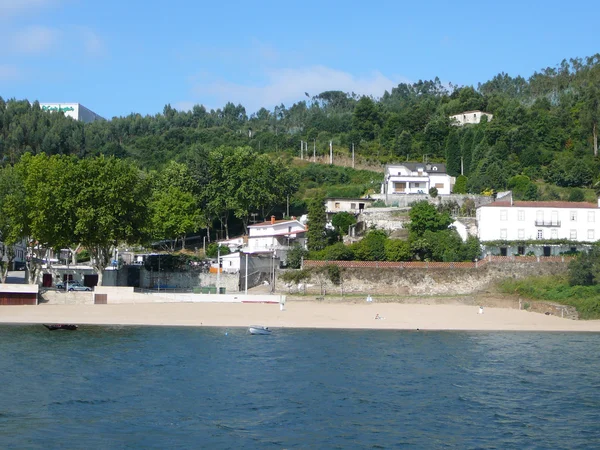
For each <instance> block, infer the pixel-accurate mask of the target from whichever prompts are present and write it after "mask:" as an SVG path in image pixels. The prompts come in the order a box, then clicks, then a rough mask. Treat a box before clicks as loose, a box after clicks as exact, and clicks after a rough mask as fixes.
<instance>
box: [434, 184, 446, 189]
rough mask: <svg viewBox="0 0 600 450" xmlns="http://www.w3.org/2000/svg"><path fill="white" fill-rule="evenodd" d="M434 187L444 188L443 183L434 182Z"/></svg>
mask: <svg viewBox="0 0 600 450" xmlns="http://www.w3.org/2000/svg"><path fill="white" fill-rule="evenodd" d="M435 188H436V189H444V183H435Z"/></svg>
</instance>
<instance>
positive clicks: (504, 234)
mask: <svg viewBox="0 0 600 450" xmlns="http://www.w3.org/2000/svg"><path fill="white" fill-rule="evenodd" d="M500 239H506V228H502V229H501V230H500Z"/></svg>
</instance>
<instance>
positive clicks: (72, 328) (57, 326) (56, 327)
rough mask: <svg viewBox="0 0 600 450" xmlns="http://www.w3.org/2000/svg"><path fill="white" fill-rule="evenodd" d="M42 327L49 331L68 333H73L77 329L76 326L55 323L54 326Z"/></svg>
mask: <svg viewBox="0 0 600 450" xmlns="http://www.w3.org/2000/svg"><path fill="white" fill-rule="evenodd" d="M44 326H45V327H46V328H48V329H49V330H50V331H54V330H69V331H75V330H76V329H77V328H78V327H77V325H72V324H61V323H55V324H51V325H46V324H44Z"/></svg>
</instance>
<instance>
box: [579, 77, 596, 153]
mask: <svg viewBox="0 0 600 450" xmlns="http://www.w3.org/2000/svg"><path fill="white" fill-rule="evenodd" d="M597 72H598V73H600V71H598V70H597ZM598 82H600V76H599V77H598V81H596V82H594V81H591V82H590V83H589V84H588V85H587V86H585V87H584V88H583V92H582V97H583V108H582V109H581V121H582V123H583V125H584V126H585V127H586V128H587V129H588V130H591V132H592V146H593V149H594V156H598V121H600V90H599V89H598Z"/></svg>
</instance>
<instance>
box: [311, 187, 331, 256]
mask: <svg viewBox="0 0 600 450" xmlns="http://www.w3.org/2000/svg"><path fill="white" fill-rule="evenodd" d="M326 224H327V215H326V211H325V199H324V198H323V197H315V198H313V199H312V200H311V202H310V203H309V204H308V231H307V232H306V239H307V246H308V250H310V251H314V250H323V249H324V248H325V247H326V246H327V235H326V231H325V226H326Z"/></svg>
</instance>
